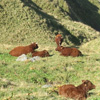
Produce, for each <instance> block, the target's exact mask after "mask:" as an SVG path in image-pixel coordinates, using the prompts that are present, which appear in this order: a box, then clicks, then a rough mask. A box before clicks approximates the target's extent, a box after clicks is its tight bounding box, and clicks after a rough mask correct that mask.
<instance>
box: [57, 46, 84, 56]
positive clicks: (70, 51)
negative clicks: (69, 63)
mask: <svg viewBox="0 0 100 100" xmlns="http://www.w3.org/2000/svg"><path fill="white" fill-rule="evenodd" d="M56 51H59V52H60V53H61V54H60V55H63V56H72V57H77V56H82V53H81V51H79V50H78V49H77V48H70V47H63V46H58V47H57V48H56Z"/></svg>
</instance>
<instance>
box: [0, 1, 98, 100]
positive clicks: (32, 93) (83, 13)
mask: <svg viewBox="0 0 100 100" xmlns="http://www.w3.org/2000/svg"><path fill="white" fill-rule="evenodd" d="M99 14H100V4H99V2H98V1H97V0H84V1H82V0H10V1H9V0H1V1H0V100H65V98H64V97H61V96H59V95H58V94H57V91H58V86H60V85H63V84H68V83H71V84H75V85H76V86H77V85H79V84H81V80H86V79H88V80H91V81H92V82H93V83H94V84H95V85H96V89H94V90H92V91H90V92H89V94H90V96H89V97H88V99H87V100H100V78H99V77H100V49H99V48H100V38H99V36H100V32H99V29H100V28H99V27H100V26H99V25H100V16H99ZM97 30H98V31H97ZM57 33H61V34H62V35H63V37H64V42H63V44H62V45H63V46H78V47H79V48H78V49H79V50H81V51H82V53H83V55H84V56H82V57H74V58H73V57H63V56H60V55H59V52H57V51H55V48H56V44H55V42H54V38H55V35H56V34H57ZM31 42H37V43H38V45H39V50H43V49H46V50H48V52H49V53H50V55H51V56H50V57H47V58H41V59H40V60H39V61H36V62H29V61H26V62H17V61H16V59H17V58H16V57H12V56H10V55H9V51H10V50H11V49H13V48H14V47H16V46H18V45H27V44H30V43H31ZM46 85H51V87H47V88H44V86H46ZM69 100H71V99H69Z"/></svg>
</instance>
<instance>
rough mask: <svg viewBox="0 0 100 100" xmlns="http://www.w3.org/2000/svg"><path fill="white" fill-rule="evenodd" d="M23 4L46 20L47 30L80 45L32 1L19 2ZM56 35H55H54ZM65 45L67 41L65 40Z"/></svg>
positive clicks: (75, 38) (23, 0)
mask: <svg viewBox="0 0 100 100" xmlns="http://www.w3.org/2000/svg"><path fill="white" fill-rule="evenodd" d="M21 1H22V2H23V3H24V6H28V7H29V8H30V9H32V10H34V11H35V12H36V13H37V14H38V15H39V16H42V18H44V19H46V23H47V25H48V27H49V28H52V32H54V30H57V31H61V32H62V35H63V37H64V38H65V37H66V36H67V37H68V39H69V41H70V42H72V43H73V44H75V45H80V44H81V43H80V41H79V39H78V38H77V37H75V36H74V35H72V34H71V33H70V32H69V31H68V30H67V29H66V28H65V27H64V26H63V25H61V24H60V23H59V22H58V21H57V19H55V18H54V17H53V16H51V15H48V14H47V13H45V12H43V11H42V9H41V8H40V7H39V6H37V5H36V4H35V3H34V2H33V1H32V0H27V1H26V0H21ZM56 34H58V33H55V35H56ZM65 42H66V43H67V44H69V43H68V42H67V40H65Z"/></svg>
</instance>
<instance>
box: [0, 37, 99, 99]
mask: <svg viewBox="0 0 100 100" xmlns="http://www.w3.org/2000/svg"><path fill="white" fill-rule="evenodd" d="M91 45H92V46H91ZM99 45H100V39H99V38H98V39H95V40H93V41H91V42H88V43H86V44H83V45H82V46H81V47H80V48H79V50H81V51H82V53H83V54H84V56H83V57H63V56H60V55H59V53H58V52H57V51H55V46H53V47H52V48H49V47H47V50H49V53H50V55H51V56H50V57H47V58H41V59H40V60H39V61H36V62H18V61H16V57H12V56H10V55H9V54H8V53H9V51H10V50H11V48H13V47H15V46H12V45H2V44H1V45H0V46H1V47H2V49H1V51H0V52H1V53H0V81H1V83H0V97H1V98H0V100H34V99H35V100H65V98H63V97H60V96H59V95H58V94H57V93H56V92H55V91H57V87H58V86H60V85H63V84H68V83H71V84H75V85H76V86H77V85H79V84H81V80H86V79H88V80H91V81H92V82H93V83H94V84H95V85H96V89H94V90H92V91H90V93H91V95H90V97H89V98H88V99H87V100H99V99H100V84H99V82H100V79H99V76H100V73H99V71H100V56H99V55H100V52H99V48H100V46H99ZM41 47H42V46H41ZM40 49H41V48H40ZM44 85H51V86H52V87H48V88H43V86H44ZM9 98H10V99H9ZM69 100H70V99H69Z"/></svg>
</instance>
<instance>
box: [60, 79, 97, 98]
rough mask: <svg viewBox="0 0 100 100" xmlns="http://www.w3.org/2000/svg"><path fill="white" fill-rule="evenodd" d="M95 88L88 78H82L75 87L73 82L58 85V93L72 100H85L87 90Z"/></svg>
mask: <svg viewBox="0 0 100 100" xmlns="http://www.w3.org/2000/svg"><path fill="white" fill-rule="evenodd" d="M92 89H95V85H94V84H92V82H90V81H89V80H82V84H81V85H79V86H77V87H75V86H74V85H73V84H68V85H63V86H61V87H59V95H62V96H64V97H67V98H72V99H74V100H86V98H87V93H88V91H89V90H92Z"/></svg>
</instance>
